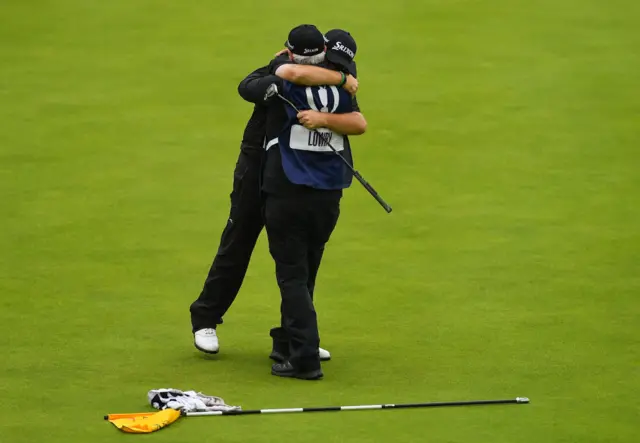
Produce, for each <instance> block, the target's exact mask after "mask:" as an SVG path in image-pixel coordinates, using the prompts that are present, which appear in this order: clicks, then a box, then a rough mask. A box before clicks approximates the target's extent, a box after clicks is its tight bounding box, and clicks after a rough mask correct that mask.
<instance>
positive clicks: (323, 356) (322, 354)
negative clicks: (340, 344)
mask: <svg viewBox="0 0 640 443" xmlns="http://www.w3.org/2000/svg"><path fill="white" fill-rule="evenodd" d="M318 354H319V355H320V361H327V360H331V352H329V351H327V350H326V349H322V348H318Z"/></svg>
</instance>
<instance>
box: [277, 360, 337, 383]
mask: <svg viewBox="0 0 640 443" xmlns="http://www.w3.org/2000/svg"><path fill="white" fill-rule="evenodd" d="M271 375H276V376H278V377H290V378H299V379H300V380H320V379H321V378H322V377H323V376H324V374H323V373H322V369H320V368H318V369H314V370H312V371H299V370H297V369H296V368H294V367H293V366H292V365H291V363H289V362H288V361H286V362H284V363H275V364H274V365H273V366H271Z"/></svg>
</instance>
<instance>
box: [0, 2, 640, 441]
mask: <svg viewBox="0 0 640 443" xmlns="http://www.w3.org/2000/svg"><path fill="white" fill-rule="evenodd" d="M638 5H639V4H638V2H635V1H631V0H626V1H625V0H610V1H607V2H602V1H598V0H566V1H563V2H555V1H551V0H536V1H530V0H529V1H525V0H492V1H489V0H477V1H471V0H466V1H464V0H463V1H456V2H444V1H437V0H428V1H424V0H398V1H394V2H382V1H366V0H353V1H350V2H343V1H334V0H331V1H326V2H323V7H322V8H317V7H315V6H314V5H312V4H306V3H305V4H302V3H299V2H293V1H290V0H274V1H270V2H257V1H252V0H236V1H233V2H228V3H226V4H224V5H222V4H220V2H198V1H188V0H186V1H182V2H170V1H151V0H130V1H125V0H111V1H108V2H87V1H80V0H57V1H35V0H32V1H28V2H27V1H18V0H4V2H3V4H2V8H0V209H1V214H2V217H1V218H0V232H1V233H2V234H1V235H0V300H1V310H0V332H1V333H2V336H3V338H4V339H3V340H2V342H1V343H0V353H1V355H2V356H3V359H2V363H1V364H0V397H1V398H2V400H3V404H4V408H3V413H2V419H1V420H0V441H2V442H3V443H4V442H11V443H22V442H34V441H42V442H48V443H56V442H60V443H62V442H64V443H68V442H96V443H97V442H113V441H120V440H122V439H126V438H130V437H128V436H125V435H122V434H120V433H119V432H118V431H117V430H116V429H115V428H113V427H112V426H111V425H109V424H108V423H105V422H103V421H102V415H103V414H105V413H109V412H133V411H139V410H147V408H148V406H147V405H146V404H145V395H146V392H147V390H148V389H151V388H158V387H175V388H182V389H197V390H200V391H203V392H205V393H209V394H213V395H219V396H222V397H223V398H224V399H225V400H227V401H228V402H229V403H231V404H240V405H242V406H243V407H244V408H262V407H292V406H323V405H340V404H359V403H380V402H382V403H402V402H418V401H447V400H462V399H485V398H510V397H515V396H529V397H530V398H531V399H532V403H531V404H530V405H528V406H504V407H501V406H497V407H480V408H466V409H440V410H405V411H377V412H376V411H372V412H353V413H351V412H348V413H347V412H345V413H331V414H329V413H328V414H309V415H295V416H294V415H282V416H251V417H235V418H234V417H228V418H189V419H184V420H181V421H180V422H178V423H176V424H174V425H172V426H171V427H170V428H168V429H165V430H162V431H161V432H159V433H157V434H155V435H153V436H150V438H151V439H153V440H154V441H157V442H175V441H181V442H202V441H225V442H247V441H260V442H280V441H283V440H284V441H289V442H291V441H293V442H295V441H303V442H311V441H329V442H331V441H336V442H338V441H349V442H351V441H353V442H371V441H385V442H388V441H398V442H409V441H433V442H465V443H466V442H471V441H474V442H478V441H483V442H485V441H486V442H492V443H498V442H513V441H517V442H532V443H533V442H535V443H539V442H574V441H580V442H629V441H633V440H635V437H634V436H635V435H636V432H635V431H637V418H638V412H640V411H639V408H638V402H637V392H638V390H639V388H640V379H639V375H638V374H639V372H638V362H639V361H640V358H639V357H640V351H639V345H640V335H639V333H638V324H639V317H640V315H639V314H640V307H639V303H638V293H639V291H640V270H639V264H640V233H639V230H638V226H640V209H639V208H640V206H639V205H638V200H639V198H640V173H639V169H638V168H639V165H640V154H639V152H640V150H639V147H640V135H639V131H638V128H639V127H640V126H639V125H640V75H639V74H640V72H639V71H640V55H639V54H640V53H639V52H638V47H640V32H639V31H638V26H637V24H638V22H639V21H640V8H639V6H638ZM305 22H313V23H315V24H317V25H318V26H319V27H321V28H322V29H324V30H328V29H330V28H333V27H344V28H347V29H349V30H351V31H352V33H353V35H354V36H355V38H356V39H357V41H358V44H359V51H358V58H357V59H358V63H359V72H360V80H361V92H360V94H359V101H360V104H361V106H362V109H363V112H364V113H365V115H366V117H367V119H368V122H369V130H368V132H367V134H365V135H364V136H362V137H359V138H358V139H357V140H354V141H353V145H354V149H355V152H356V158H357V163H358V168H359V169H360V170H361V172H363V174H364V175H365V177H366V178H367V179H368V180H369V181H370V182H371V183H372V184H373V185H374V186H375V187H376V188H377V189H378V190H379V191H380V193H381V194H382V195H383V196H384V197H385V199H387V200H388V201H389V202H390V203H391V204H392V206H394V212H393V214H392V215H386V214H385V213H384V211H383V210H382V209H381V208H380V207H378V206H377V204H376V203H375V201H374V200H372V199H371V198H370V197H369V196H368V195H367V194H366V192H365V191H364V190H363V189H361V188H360V187H359V185H358V184H357V183H355V184H354V187H353V189H351V190H349V191H348V193H347V195H346V196H345V198H344V201H343V205H342V208H343V209H342V217H341V220H340V223H339V226H338V228H337V231H336V232H335V234H334V236H333V239H332V241H331V243H330V246H329V248H328V251H327V254H326V258H325V262H324V263H323V266H322V269H321V276H320V279H319V286H318V290H317V299H318V302H317V307H318V312H319V317H320V326H321V334H322V345H323V346H324V347H326V348H328V349H330V350H331V351H332V353H333V357H334V358H333V361H331V362H330V363H327V364H326V365H325V367H324V369H325V380H323V381H321V382H318V383H305V382H300V381H293V380H282V379H277V378H275V377H272V376H270V375H269V360H268V359H267V358H266V356H267V353H268V351H269V346H270V342H269V337H268V335H267V331H268V329H269V328H270V327H271V326H272V325H274V324H275V323H276V322H277V315H278V305H279V296H278V291H277V288H276V285H275V279H274V276H273V264H272V261H271V260H270V257H269V255H268V253H267V250H266V242H265V239H264V238H262V239H261V241H260V243H259V245H258V247H257V250H256V254H255V256H254V259H253V262H252V265H251V268H250V270H249V273H248V277H247V280H246V284H245V286H244V288H243V290H242V293H241V296H240V297H239V299H238V301H237V303H236V305H234V307H233V308H232V310H231V312H230V313H229V315H228V316H227V318H226V322H225V324H224V325H223V326H221V327H220V329H219V333H220V335H221V340H222V350H221V353H220V354H219V355H218V356H215V357H210V358H208V357H204V356H202V355H201V354H199V353H198V352H197V351H196V350H195V349H194V348H193V346H192V338H191V335H190V325H189V317H188V306H189V304H190V302H191V301H192V300H193V299H194V298H195V297H196V296H197V294H198V292H199V290H200V287H201V284H202V281H203V278H204V275H205V273H206V271H207V268H208V265H209V262H210V260H211V257H212V255H213V253H214V251H215V249H216V247H217V242H218V239H219V235H220V230H221V228H222V227H223V225H224V223H225V220H226V217H227V211H228V194H229V192H230V185H231V177H232V174H231V173H232V170H233V167H234V162H235V158H236V156H237V149H238V145H239V141H240V136H241V131H242V129H243V126H244V123H245V122H246V119H247V118H248V116H249V113H250V109H251V107H250V106H249V105H248V104H247V103H245V102H243V101H242V100H241V99H240V98H239V97H238V96H237V94H236V85H237V83H238V81H239V80H240V79H241V78H242V77H243V76H244V75H245V74H246V73H248V72H249V71H251V70H253V69H255V68H256V67H258V66H260V65H262V64H265V63H266V62H267V61H268V60H269V58H270V56H271V54H272V53H273V52H275V51H276V50H278V49H279V48H280V47H281V44H282V42H283V41H284V39H285V37H286V33H287V31H288V29H290V28H291V27H293V26H295V25H297V24H300V23H305ZM634 423H635V424H634ZM131 438H138V437H131Z"/></svg>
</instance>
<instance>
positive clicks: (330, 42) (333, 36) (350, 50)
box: [326, 29, 358, 69]
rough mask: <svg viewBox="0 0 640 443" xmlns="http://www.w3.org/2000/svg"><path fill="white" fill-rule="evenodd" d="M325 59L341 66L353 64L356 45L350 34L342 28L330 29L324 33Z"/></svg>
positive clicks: (345, 66) (347, 66)
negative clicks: (325, 44) (325, 42)
mask: <svg viewBox="0 0 640 443" xmlns="http://www.w3.org/2000/svg"><path fill="white" fill-rule="evenodd" d="M326 41H327V60H329V61H330V62H331V63H334V64H336V65H338V66H340V67H342V68H345V69H348V68H349V67H350V66H352V65H353V59H354V58H355V56H356V51H357V50H358V46H357V45H356V41H355V40H354V39H353V37H351V34H350V33H348V32H347V31H345V30H344V29H332V30H331V31H329V32H327V34H326Z"/></svg>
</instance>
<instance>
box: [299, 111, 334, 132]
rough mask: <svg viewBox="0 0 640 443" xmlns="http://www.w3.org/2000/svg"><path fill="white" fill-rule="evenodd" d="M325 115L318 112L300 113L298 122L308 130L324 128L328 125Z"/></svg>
mask: <svg viewBox="0 0 640 443" xmlns="http://www.w3.org/2000/svg"><path fill="white" fill-rule="evenodd" d="M324 114H325V113H323V112H318V111H300V112H298V115H297V117H298V121H299V122H300V124H301V125H302V126H304V127H305V128H307V129H318V128H324V127H326V125H327V122H326V118H325V115H324Z"/></svg>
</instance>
